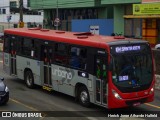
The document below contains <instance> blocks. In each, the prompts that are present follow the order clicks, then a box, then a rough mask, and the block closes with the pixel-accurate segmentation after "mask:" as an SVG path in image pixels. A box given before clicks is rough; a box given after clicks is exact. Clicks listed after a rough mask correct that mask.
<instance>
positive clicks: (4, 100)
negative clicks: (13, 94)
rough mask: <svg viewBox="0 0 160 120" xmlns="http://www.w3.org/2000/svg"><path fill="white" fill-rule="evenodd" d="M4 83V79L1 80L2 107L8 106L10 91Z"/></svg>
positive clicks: (0, 97) (0, 95) (0, 100)
mask: <svg viewBox="0 0 160 120" xmlns="http://www.w3.org/2000/svg"><path fill="white" fill-rule="evenodd" d="M3 81H4V78H0V105H3V104H6V103H7V102H8V100H9V89H8V87H7V86H6V85H5V84H4V82H3Z"/></svg>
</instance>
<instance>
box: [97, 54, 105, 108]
mask: <svg viewBox="0 0 160 120" xmlns="http://www.w3.org/2000/svg"><path fill="white" fill-rule="evenodd" d="M95 62H96V63H95V65H96V66H95V73H96V82H95V96H96V103H97V104H101V105H103V106H106V105H107V96H108V81H107V78H108V77H107V76H108V74H107V68H106V67H107V57H106V56H96V60H95Z"/></svg>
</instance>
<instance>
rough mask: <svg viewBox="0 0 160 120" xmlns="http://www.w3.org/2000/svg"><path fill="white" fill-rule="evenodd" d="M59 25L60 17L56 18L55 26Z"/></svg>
mask: <svg viewBox="0 0 160 120" xmlns="http://www.w3.org/2000/svg"><path fill="white" fill-rule="evenodd" d="M59 25H60V19H59V18H55V20H54V26H59Z"/></svg>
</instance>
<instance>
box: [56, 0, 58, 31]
mask: <svg viewBox="0 0 160 120" xmlns="http://www.w3.org/2000/svg"><path fill="white" fill-rule="evenodd" d="M56 11H57V17H56V19H59V18H58V0H57V10H56ZM56 30H58V21H57V26H56Z"/></svg>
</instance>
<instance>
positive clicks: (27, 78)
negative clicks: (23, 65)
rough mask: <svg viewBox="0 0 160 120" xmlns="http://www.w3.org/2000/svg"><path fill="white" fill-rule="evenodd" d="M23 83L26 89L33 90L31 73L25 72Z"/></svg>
mask: <svg viewBox="0 0 160 120" xmlns="http://www.w3.org/2000/svg"><path fill="white" fill-rule="evenodd" d="M24 79H25V82H26V85H27V87H29V88H34V78H33V74H32V72H31V71H26V72H25V78H24Z"/></svg>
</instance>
